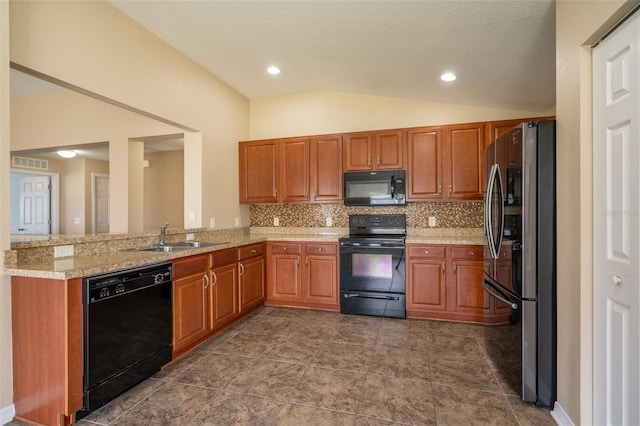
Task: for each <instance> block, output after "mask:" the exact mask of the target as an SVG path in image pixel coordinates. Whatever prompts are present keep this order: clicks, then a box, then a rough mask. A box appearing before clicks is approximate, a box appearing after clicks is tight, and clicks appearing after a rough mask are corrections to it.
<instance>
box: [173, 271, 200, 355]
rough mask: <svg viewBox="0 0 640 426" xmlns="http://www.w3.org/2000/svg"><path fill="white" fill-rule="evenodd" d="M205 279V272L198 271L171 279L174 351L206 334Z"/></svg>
mask: <svg viewBox="0 0 640 426" xmlns="http://www.w3.org/2000/svg"><path fill="white" fill-rule="evenodd" d="M205 277H206V278H205ZM207 280H208V276H207V275H206V273H198V274H193V275H188V276H186V277H183V278H179V279H176V280H174V281H173V351H174V352H176V351H179V350H180V349H182V348H183V347H185V346H187V345H188V344H190V343H192V342H195V341H196V340H198V339H200V338H201V337H203V336H204V335H205V334H207V331H208V329H207V316H206V312H207V311H206V307H207V297H206V288H205V287H206V286H207Z"/></svg>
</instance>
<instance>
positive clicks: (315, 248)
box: [305, 243, 338, 255]
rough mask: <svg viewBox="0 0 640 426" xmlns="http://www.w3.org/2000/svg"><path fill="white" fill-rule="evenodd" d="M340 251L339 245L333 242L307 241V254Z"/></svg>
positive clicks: (330, 253) (333, 253) (335, 252)
mask: <svg viewBox="0 0 640 426" xmlns="http://www.w3.org/2000/svg"><path fill="white" fill-rule="evenodd" d="M337 253H338V245H337V244H333V243H307V245H306V248H305V254H328V255H335V254H337Z"/></svg>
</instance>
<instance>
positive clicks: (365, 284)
mask: <svg viewBox="0 0 640 426" xmlns="http://www.w3.org/2000/svg"><path fill="white" fill-rule="evenodd" d="M340 288H341V290H344V291H382V292H385V291H390V292H398V293H404V292H405V271H404V249H403V248H395V249H389V248H366V247H358V248H354V247H341V249H340Z"/></svg>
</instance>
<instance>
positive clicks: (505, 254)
mask: <svg viewBox="0 0 640 426" xmlns="http://www.w3.org/2000/svg"><path fill="white" fill-rule="evenodd" d="M484 258H485V259H487V260H490V259H491V253H489V249H488V248H486V247H485V249H484ZM498 258H499V259H511V246H510V245H508V246H503V247H502V248H501V249H500V256H499V257H498Z"/></svg>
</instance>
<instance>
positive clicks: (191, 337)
mask: <svg viewBox="0 0 640 426" xmlns="http://www.w3.org/2000/svg"><path fill="white" fill-rule="evenodd" d="M264 252H265V243H257V244H251V245H247V246H242V247H239V248H237V249H236V248H231V249H225V250H219V251H215V252H211V253H205V254H201V255H195V256H189V257H185V258H180V259H176V260H174V261H173V357H174V358H176V357H178V356H180V355H182V354H184V353H185V352H187V351H188V350H190V349H191V348H193V347H194V346H196V345H197V344H199V343H201V342H202V341H203V340H205V339H206V338H208V337H210V336H211V335H213V334H214V333H215V332H216V331H218V330H220V329H221V328H224V327H226V326H227V325H229V324H231V323H232V322H233V321H234V320H236V319H237V318H239V317H240V316H241V315H244V314H247V313H248V312H251V311H252V310H253V309H255V308H257V307H259V306H261V305H263V304H264V294H265V288H264V287H265V280H264Z"/></svg>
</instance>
